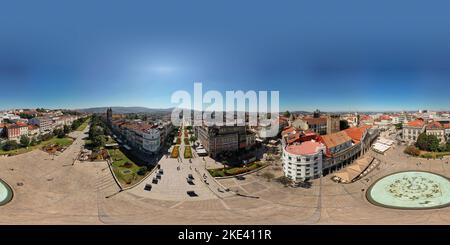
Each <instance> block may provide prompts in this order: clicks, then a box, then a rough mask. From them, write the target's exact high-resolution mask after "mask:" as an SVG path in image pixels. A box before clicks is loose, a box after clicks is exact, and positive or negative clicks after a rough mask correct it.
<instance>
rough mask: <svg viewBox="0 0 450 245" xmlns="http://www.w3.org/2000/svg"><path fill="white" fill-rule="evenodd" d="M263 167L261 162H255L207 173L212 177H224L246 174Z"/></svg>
mask: <svg viewBox="0 0 450 245" xmlns="http://www.w3.org/2000/svg"><path fill="white" fill-rule="evenodd" d="M263 166H264V164H262V163H261V162H259V161H255V162H253V163H250V164H248V165H247V166H242V167H227V168H223V169H208V171H209V173H210V174H211V176H212V177H225V176H234V175H238V174H243V173H247V172H250V171H252V170H255V169H257V168H260V167H263Z"/></svg>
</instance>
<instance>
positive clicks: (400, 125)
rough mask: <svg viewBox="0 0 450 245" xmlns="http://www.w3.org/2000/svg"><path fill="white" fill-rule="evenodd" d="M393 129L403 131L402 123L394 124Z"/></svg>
mask: <svg viewBox="0 0 450 245" xmlns="http://www.w3.org/2000/svg"><path fill="white" fill-rule="evenodd" d="M395 128H396V129H397V130H399V129H403V124H402V123H397V124H395Z"/></svg>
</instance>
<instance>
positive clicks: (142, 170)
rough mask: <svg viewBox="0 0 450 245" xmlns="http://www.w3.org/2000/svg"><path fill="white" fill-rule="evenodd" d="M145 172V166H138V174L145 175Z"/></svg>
mask: <svg viewBox="0 0 450 245" xmlns="http://www.w3.org/2000/svg"><path fill="white" fill-rule="evenodd" d="M146 172H147V167H146V166H143V167H141V168H139V170H138V171H137V172H136V173H137V174H138V175H141V176H142V175H145V173H146Z"/></svg>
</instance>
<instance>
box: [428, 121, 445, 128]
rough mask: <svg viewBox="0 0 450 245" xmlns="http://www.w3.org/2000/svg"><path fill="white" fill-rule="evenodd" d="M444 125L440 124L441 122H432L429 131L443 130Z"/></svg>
mask: <svg viewBox="0 0 450 245" xmlns="http://www.w3.org/2000/svg"><path fill="white" fill-rule="evenodd" d="M442 128H443V127H442V124H440V123H439V122H432V123H430V124H428V126H427V129H442Z"/></svg>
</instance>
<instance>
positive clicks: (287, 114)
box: [283, 111, 291, 117]
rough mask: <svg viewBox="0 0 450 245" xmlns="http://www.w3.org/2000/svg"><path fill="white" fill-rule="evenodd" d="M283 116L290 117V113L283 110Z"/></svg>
mask: <svg viewBox="0 0 450 245" xmlns="http://www.w3.org/2000/svg"><path fill="white" fill-rule="evenodd" d="M283 116H285V117H290V116H291V113H290V112H289V111H285V112H284V113H283Z"/></svg>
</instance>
